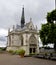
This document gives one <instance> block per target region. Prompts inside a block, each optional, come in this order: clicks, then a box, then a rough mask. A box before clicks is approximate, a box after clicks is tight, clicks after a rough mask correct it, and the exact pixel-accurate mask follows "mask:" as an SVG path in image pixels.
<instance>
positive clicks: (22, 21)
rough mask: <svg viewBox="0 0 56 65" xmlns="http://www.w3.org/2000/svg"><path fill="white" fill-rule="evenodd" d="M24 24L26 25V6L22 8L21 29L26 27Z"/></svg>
mask: <svg viewBox="0 0 56 65" xmlns="http://www.w3.org/2000/svg"><path fill="white" fill-rule="evenodd" d="M24 23H25V17H24V6H23V8H22V16H21V28H23V27H24Z"/></svg>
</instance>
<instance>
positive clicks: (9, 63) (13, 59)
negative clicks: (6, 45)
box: [0, 54, 56, 65]
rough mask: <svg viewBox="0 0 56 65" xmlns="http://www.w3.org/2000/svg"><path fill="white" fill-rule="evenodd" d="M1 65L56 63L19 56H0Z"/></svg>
mask: <svg viewBox="0 0 56 65" xmlns="http://www.w3.org/2000/svg"><path fill="white" fill-rule="evenodd" d="M0 65H56V61H52V60H44V59H38V58H32V57H24V58H20V57H19V55H9V54H0Z"/></svg>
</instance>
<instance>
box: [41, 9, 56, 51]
mask: <svg viewBox="0 0 56 65" xmlns="http://www.w3.org/2000/svg"><path fill="white" fill-rule="evenodd" d="M55 17H56V10H53V11H52V12H49V13H47V23H46V24H42V27H41V30H40V39H41V41H42V43H43V45H47V44H48V43H53V44H54V49H55V51H56V24H55V23H54V21H56V18H55Z"/></svg>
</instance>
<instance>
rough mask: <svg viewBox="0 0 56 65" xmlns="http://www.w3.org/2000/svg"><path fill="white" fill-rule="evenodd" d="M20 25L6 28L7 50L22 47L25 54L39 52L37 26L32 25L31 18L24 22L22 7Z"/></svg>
mask: <svg viewBox="0 0 56 65" xmlns="http://www.w3.org/2000/svg"><path fill="white" fill-rule="evenodd" d="M20 23H21V25H18V24H17V25H13V29H12V30H10V29H8V36H7V51H9V50H19V49H24V50H25V55H29V54H30V53H39V33H38V29H37V27H36V26H35V27H34V25H33V22H32V19H31V18H30V21H29V22H28V23H26V22H25V16H24V7H23V8H22V16H21V22H20Z"/></svg>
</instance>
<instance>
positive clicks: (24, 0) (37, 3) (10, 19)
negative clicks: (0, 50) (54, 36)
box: [0, 0, 55, 46]
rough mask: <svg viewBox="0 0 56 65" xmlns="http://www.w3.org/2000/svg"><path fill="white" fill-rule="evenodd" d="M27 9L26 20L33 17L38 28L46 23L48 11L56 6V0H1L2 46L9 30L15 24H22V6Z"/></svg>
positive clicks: (0, 26)
mask: <svg viewBox="0 0 56 65" xmlns="http://www.w3.org/2000/svg"><path fill="white" fill-rule="evenodd" d="M23 5H24V10H25V22H26V23H27V22H29V20H30V18H32V22H33V24H34V25H37V27H38V29H40V28H41V24H42V23H46V15H47V12H50V11H52V10H53V9H54V8H55V0H0V46H4V45H6V41H5V40H6V36H7V35H8V33H7V30H8V28H11V27H12V25H14V24H20V20H21V13H22V7H23Z"/></svg>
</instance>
